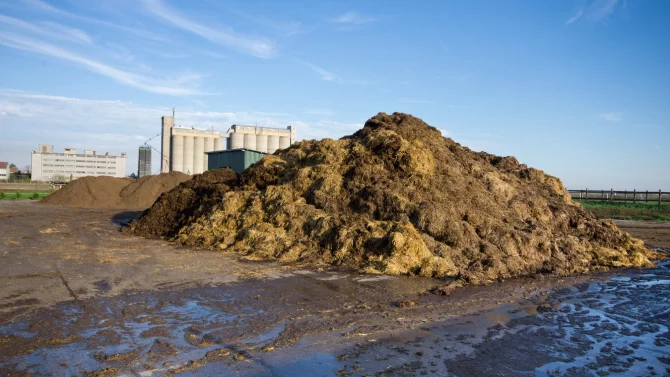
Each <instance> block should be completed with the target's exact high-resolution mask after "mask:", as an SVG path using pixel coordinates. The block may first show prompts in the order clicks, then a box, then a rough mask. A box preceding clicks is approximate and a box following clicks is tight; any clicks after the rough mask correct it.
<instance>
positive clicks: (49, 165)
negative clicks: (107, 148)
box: [31, 145, 126, 181]
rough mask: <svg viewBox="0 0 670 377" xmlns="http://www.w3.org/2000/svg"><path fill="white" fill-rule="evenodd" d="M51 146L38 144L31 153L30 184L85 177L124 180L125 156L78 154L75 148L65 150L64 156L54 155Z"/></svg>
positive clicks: (89, 152)
mask: <svg viewBox="0 0 670 377" xmlns="http://www.w3.org/2000/svg"><path fill="white" fill-rule="evenodd" d="M53 150H54V147H53V145H40V146H39V148H38V150H37V151H33V152H32V154H31V164H32V168H31V170H32V177H31V179H32V180H33V181H51V180H59V179H65V180H70V179H76V178H79V177H86V176H108V177H125V175H126V154H125V153H121V155H120V156H111V155H110V154H109V153H105V154H97V153H95V151H84V153H83V154H81V153H77V150H76V149H74V148H65V150H64V151H63V153H57V152H54V151H53Z"/></svg>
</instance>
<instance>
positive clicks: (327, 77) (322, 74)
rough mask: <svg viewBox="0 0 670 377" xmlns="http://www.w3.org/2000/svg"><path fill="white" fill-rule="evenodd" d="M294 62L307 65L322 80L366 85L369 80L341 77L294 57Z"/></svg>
mask: <svg viewBox="0 0 670 377" xmlns="http://www.w3.org/2000/svg"><path fill="white" fill-rule="evenodd" d="M294 60H295V61H296V62H298V63H299V64H301V65H304V66H305V67H308V68H309V69H311V70H312V71H314V72H316V73H317V74H318V75H319V76H320V77H321V80H324V81H331V82H334V83H338V84H348V85H368V84H370V82H369V81H368V80H360V79H349V78H346V79H344V78H342V77H340V76H339V75H337V74H335V73H333V72H331V71H329V70H327V69H325V68H323V67H320V66H318V65H316V64H314V63H311V62H308V61H306V60H302V59H294Z"/></svg>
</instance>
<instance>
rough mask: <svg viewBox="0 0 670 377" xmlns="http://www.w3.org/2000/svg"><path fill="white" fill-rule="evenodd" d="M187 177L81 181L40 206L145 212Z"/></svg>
mask: <svg viewBox="0 0 670 377" xmlns="http://www.w3.org/2000/svg"><path fill="white" fill-rule="evenodd" d="M189 178H190V177H189V176H188V175H186V174H184V173H180V172H171V173H164V174H159V175H149V176H146V177H142V178H140V179H137V180H133V179H130V178H114V177H82V178H79V179H76V180H74V181H72V182H70V183H68V184H67V185H65V187H63V188H62V189H60V190H58V191H56V192H54V193H53V194H51V195H49V196H47V197H46V198H44V199H42V200H41V201H40V203H41V204H51V205H62V206H70V207H89V208H131V209H144V208H147V207H149V206H151V205H152V204H153V203H154V202H155V201H156V199H157V198H158V197H159V196H160V195H161V194H162V193H164V192H166V191H169V190H172V189H173V188H175V187H176V186H177V185H179V184H180V183H181V182H184V181H186V180H188V179H189Z"/></svg>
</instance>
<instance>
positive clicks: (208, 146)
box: [202, 137, 214, 171]
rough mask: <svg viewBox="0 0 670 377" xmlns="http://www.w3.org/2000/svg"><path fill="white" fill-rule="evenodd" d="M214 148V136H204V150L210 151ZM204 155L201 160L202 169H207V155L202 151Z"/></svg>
mask: <svg viewBox="0 0 670 377" xmlns="http://www.w3.org/2000/svg"><path fill="white" fill-rule="evenodd" d="M213 150H214V138H213V137H206V138H205V152H211V151H213ZM204 155H205V157H204V158H203V160H202V171H207V170H208V167H207V166H208V163H209V156H208V155H207V153H204Z"/></svg>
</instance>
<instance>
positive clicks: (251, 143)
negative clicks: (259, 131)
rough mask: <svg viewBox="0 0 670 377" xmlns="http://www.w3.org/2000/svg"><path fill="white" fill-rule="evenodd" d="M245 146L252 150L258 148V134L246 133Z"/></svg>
mask: <svg viewBox="0 0 670 377" xmlns="http://www.w3.org/2000/svg"><path fill="white" fill-rule="evenodd" d="M244 147H245V148H247V149H251V150H252V151H255V150H256V135H254V134H244Z"/></svg>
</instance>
